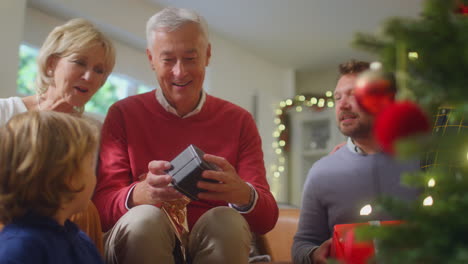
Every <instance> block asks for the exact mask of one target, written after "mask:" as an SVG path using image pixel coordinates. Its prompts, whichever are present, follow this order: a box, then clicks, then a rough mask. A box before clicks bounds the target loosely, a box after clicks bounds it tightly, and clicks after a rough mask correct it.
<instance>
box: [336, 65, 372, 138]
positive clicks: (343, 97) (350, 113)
mask: <svg viewBox="0 0 468 264" xmlns="http://www.w3.org/2000/svg"><path fill="white" fill-rule="evenodd" d="M356 79H357V75H356V74H347V75H343V76H342V77H341V78H340V79H339V80H338V83H337V85H336V89H335V94H334V97H335V113H336V122H337V124H338V128H339V129H340V131H341V133H343V135H345V136H348V137H351V138H367V137H371V136H372V125H373V122H374V118H373V116H371V115H370V114H368V113H366V112H365V111H364V110H363V109H361V107H360V106H359V105H358V103H357V100H356V98H355V97H354V87H355V84H356Z"/></svg>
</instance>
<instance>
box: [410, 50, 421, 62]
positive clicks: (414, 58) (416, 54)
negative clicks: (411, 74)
mask: <svg viewBox="0 0 468 264" xmlns="http://www.w3.org/2000/svg"><path fill="white" fill-rule="evenodd" d="M418 58H419V54H418V53H417V52H415V51H411V52H408V59H410V60H417V59H418Z"/></svg>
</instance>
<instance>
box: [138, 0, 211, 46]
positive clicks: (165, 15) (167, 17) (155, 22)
mask: <svg viewBox="0 0 468 264" xmlns="http://www.w3.org/2000/svg"><path fill="white" fill-rule="evenodd" d="M186 23H196V24H198V25H199V26H200V29H201V31H202V33H203V36H204V37H205V39H206V41H207V42H208V25H207V23H206V20H205V19H204V18H203V17H202V16H201V15H199V14H198V13H196V12H195V11H193V10H190V9H185V8H176V7H166V8H164V9H163V10H161V11H159V12H158V13H156V14H154V15H153V16H152V17H150V19H148V22H147V23H146V43H147V45H148V48H149V47H151V46H152V44H153V40H154V33H155V31H156V30H158V29H160V28H166V29H167V31H168V32H171V31H174V30H177V29H178V28H179V27H181V26H182V25H184V24H186Z"/></svg>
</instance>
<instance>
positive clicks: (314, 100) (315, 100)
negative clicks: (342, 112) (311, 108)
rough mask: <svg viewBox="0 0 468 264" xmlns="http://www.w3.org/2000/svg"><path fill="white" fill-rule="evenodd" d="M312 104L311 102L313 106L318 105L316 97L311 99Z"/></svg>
mask: <svg viewBox="0 0 468 264" xmlns="http://www.w3.org/2000/svg"><path fill="white" fill-rule="evenodd" d="M310 102H311V103H312V104H313V105H314V104H316V103H317V98H315V97H312V98H310Z"/></svg>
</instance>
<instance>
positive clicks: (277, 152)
mask: <svg viewBox="0 0 468 264" xmlns="http://www.w3.org/2000/svg"><path fill="white" fill-rule="evenodd" d="M281 152H283V151H282V150H281V149H280V148H277V149H276V150H275V153H276V154H278V155H279V154H281Z"/></svg>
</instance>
